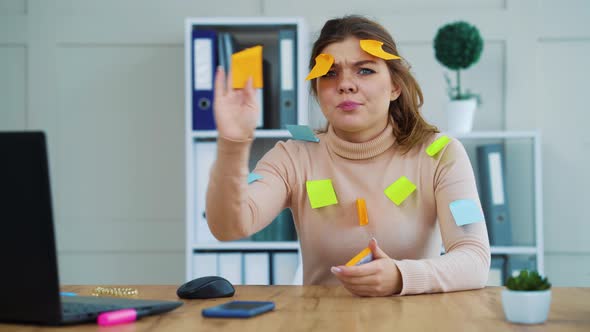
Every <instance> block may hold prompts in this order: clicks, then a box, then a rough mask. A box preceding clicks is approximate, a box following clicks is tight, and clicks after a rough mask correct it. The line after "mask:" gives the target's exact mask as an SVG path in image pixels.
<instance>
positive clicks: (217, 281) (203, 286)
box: [176, 276, 236, 299]
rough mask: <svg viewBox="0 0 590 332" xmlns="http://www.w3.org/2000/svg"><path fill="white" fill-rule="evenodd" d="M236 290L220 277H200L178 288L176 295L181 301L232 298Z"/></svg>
mask: <svg viewBox="0 0 590 332" xmlns="http://www.w3.org/2000/svg"><path fill="white" fill-rule="evenodd" d="M235 292H236V290H235V289H234V286H232V284H231V282H229V281H227V280H226V279H224V278H222V277H216V276H211V277H201V278H197V279H194V280H191V281H189V282H187V283H185V284H183V285H182V286H180V287H178V290H177V291H176V295H178V297H180V298H181V299H212V298H216V297H230V296H233V295H234V293H235Z"/></svg>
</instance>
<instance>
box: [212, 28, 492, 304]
mask: <svg viewBox="0 0 590 332" xmlns="http://www.w3.org/2000/svg"><path fill="white" fill-rule="evenodd" d="M361 40H372V41H377V42H382V43H383V47H382V49H383V51H385V52H386V53H389V54H393V55H398V52H397V48H396V46H395V43H394V41H393V39H392V37H391V36H390V35H389V33H388V32H387V31H386V30H385V29H384V28H383V27H382V26H380V25H379V24H377V23H375V22H373V21H370V20H368V19H366V18H363V17H359V16H346V17H343V18H339V19H332V20H329V21H327V22H326V24H325V25H324V27H323V28H322V31H321V34H320V36H319V38H318V40H317V41H316V42H315V44H314V46H313V50H312V55H311V61H310V68H312V67H314V64H315V61H314V59H315V58H316V56H318V55H319V54H328V55H329V56H330V57H332V58H333V64H332V66H331V67H330V68H329V70H328V72H327V73H325V75H323V76H320V77H317V78H314V79H312V80H311V86H312V91H313V94H314V96H315V97H316V99H317V100H318V102H319V105H320V107H321V110H322V113H323V114H324V116H325V117H326V119H327V122H328V126H327V130H326V131H325V132H324V133H321V134H318V137H319V139H320V141H319V143H313V142H303V141H294V140H289V141H287V142H279V143H277V145H276V146H275V147H274V148H273V149H271V150H270V151H269V152H268V153H267V154H266V155H265V156H264V157H263V158H262V159H261V160H260V161H259V162H258V164H257V166H256V169H255V170H254V172H255V173H257V174H259V175H262V179H260V180H258V181H256V182H253V183H251V184H249V185H248V184H247V180H246V178H247V175H248V157H249V152H250V146H251V143H252V140H253V136H254V130H255V126H256V119H257V116H258V112H259V109H258V107H257V106H256V102H255V97H254V91H253V88H252V86H251V82H249V83H248V84H247V86H246V88H244V89H242V90H232V89H231V88H230V89H228V88H226V86H225V84H224V82H225V74H224V72H223V71H222V70H221V69H220V70H218V72H217V74H216V83H215V84H216V85H215V105H214V108H215V117H216V123H217V129H218V133H219V138H218V153H217V160H216V161H215V164H214V166H213V171H212V173H211V177H210V181H209V188H208V193H207V217H208V218H207V219H208V223H209V227H210V228H211V231H212V233H213V234H214V235H215V236H216V237H217V238H218V239H220V240H234V239H239V238H243V237H245V236H249V235H251V234H254V233H255V232H257V231H259V230H261V229H262V228H264V227H265V226H267V225H268V224H269V223H270V222H271V221H272V220H273V218H274V217H275V216H276V215H278V213H279V212H280V211H281V210H283V209H284V208H291V210H292V212H293V216H294V220H295V226H296V228H297V233H298V237H299V239H300V242H301V254H302V258H303V275H304V277H303V282H304V284H337V283H341V284H342V285H343V286H344V287H346V289H348V290H349V291H350V292H351V293H353V294H356V295H359V296H389V295H393V294H401V295H405V294H419V293H432V292H446V291H457V290H465V289H475V288H481V287H483V286H484V285H485V283H486V281H487V277H488V271H489V265H490V248H489V242H488V237H487V231H486V228H485V223H484V222H476V223H471V224H467V225H464V226H458V225H457V224H458V223H456V222H455V219H454V217H453V215H452V213H451V210H450V208H449V205H450V204H451V202H455V201H458V200H468V201H470V202H473V204H475V205H476V206H477V209H478V210H479V211H481V207H480V203H479V198H478V194H477V189H476V185H475V179H474V175H473V170H472V168H471V164H470V162H469V159H468V157H467V154H466V153H465V150H464V148H463V146H462V145H461V143H460V142H459V141H457V140H454V139H453V140H451V142H450V143H448V144H447V145H446V146H445V147H444V148H443V149H442V151H440V152H439V153H438V154H436V155H435V156H434V157H431V156H429V155H428V154H426V153H425V149H426V148H427V147H428V146H429V145H430V144H431V143H433V142H434V141H435V140H436V139H437V138H438V137H439V136H440V134H437V133H438V130H437V129H436V128H435V127H434V126H431V125H429V124H427V123H426V122H425V121H424V119H423V118H422V116H421V114H420V113H419V107H420V106H421V105H422V93H421V91H420V88H419V86H418V84H417V82H416V81H415V79H414V78H413V77H412V75H411V74H410V72H409V66H408V65H407V64H406V63H405V62H404V61H403V60H401V59H394V60H384V59H383V58H381V57H379V56H375V55H373V54H370V53H368V52H367V51H366V50H365V49H364V48H363V47H361V45H360V41H361ZM228 80H231V74H229V75H228ZM402 177H405V179H408V180H409V182H411V183H412V184H413V185H415V190H414V191H413V192H411V193H410V194H409V196H407V197H406V198H405V199H404V200H403V201H401V202H399V201H397V202H395V203H394V201H392V199H390V197H389V196H388V195H387V194H386V193H385V192H386V191H387V190H386V188H388V187H389V186H390V185H392V183H394V182H396V181H397V180H398V179H400V178H402ZM327 179H329V180H331V184H332V188H333V190H334V194H335V196H336V198H335V199H336V200H337V203H335V202H332V203H334V204H331V205H327V206H322V207H319V208H318V207H316V208H313V207H312V205H313V203H312V200H313V199H314V198H313V195H315V194H314V193H313V192H312V191H310V190H308V189H309V188H310V186H311V184H310V181H311V182H312V183H317V182H313V181H317V180H327ZM358 198H363V199H364V200H365V202H366V209H367V212H368V220H369V222H368V224H367V225H366V226H359V221H358V218H357V210H356V201H357V199H358ZM310 203H311V204H310ZM479 221H483V220H479ZM441 235H442V239H441ZM367 243H368V247H369V248H370V250H371V252H372V255H373V257H372V258H373V260H372V261H370V262H368V263H365V264H362V265H358V266H344V265H345V263H346V262H347V261H348V260H349V259H351V258H352V257H354V256H355V255H356V254H357V253H358V252H360V251H361V250H362V249H363V248H365V247H367ZM378 243H379V244H378ZM441 244H444V247H445V251H446V254H445V255H443V256H440V249H441Z"/></svg>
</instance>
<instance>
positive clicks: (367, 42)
mask: <svg viewBox="0 0 590 332" xmlns="http://www.w3.org/2000/svg"><path fill="white" fill-rule="evenodd" d="M360 44H361V48H362V49H363V50H364V51H365V52H367V53H369V54H371V55H373V56H376V57H378V58H381V59H383V60H393V59H400V57H399V56H397V55H393V54H391V53H387V52H385V51H384V50H383V43H382V42H380V41H377V40H373V39H362V40H361V41H360Z"/></svg>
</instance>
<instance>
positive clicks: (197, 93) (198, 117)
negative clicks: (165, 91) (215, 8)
mask: <svg viewBox="0 0 590 332" xmlns="http://www.w3.org/2000/svg"><path fill="white" fill-rule="evenodd" d="M192 39H193V45H192V46H193V47H192V59H193V62H192V69H193V70H192V81H193V99H192V104H193V107H192V108H193V121H192V125H193V130H213V129H215V120H214V118H213V85H214V78H215V69H216V68H217V61H218V59H217V33H216V32H215V31H213V30H201V29H193V33H192Z"/></svg>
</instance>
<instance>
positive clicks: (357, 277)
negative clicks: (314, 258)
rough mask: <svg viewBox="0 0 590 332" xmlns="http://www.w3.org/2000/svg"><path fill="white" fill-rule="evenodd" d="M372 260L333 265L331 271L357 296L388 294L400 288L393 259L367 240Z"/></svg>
mask: <svg viewBox="0 0 590 332" xmlns="http://www.w3.org/2000/svg"><path fill="white" fill-rule="evenodd" d="M369 248H370V249H371V252H372V254H373V260H372V261H371V262H369V263H365V264H362V265H357V266H344V265H341V266H334V267H332V268H331V271H332V273H333V274H334V275H335V276H336V278H338V280H340V282H342V285H344V287H345V288H346V289H347V290H348V291H350V292H351V293H353V294H355V295H358V296H390V295H393V294H398V293H400V292H401V290H402V277H401V274H400V272H399V269H398V268H397V265H396V264H395V261H394V260H393V259H391V258H389V256H387V255H386V254H385V252H383V250H381V248H379V246H378V245H377V240H375V239H374V238H373V239H371V241H369Z"/></svg>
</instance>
